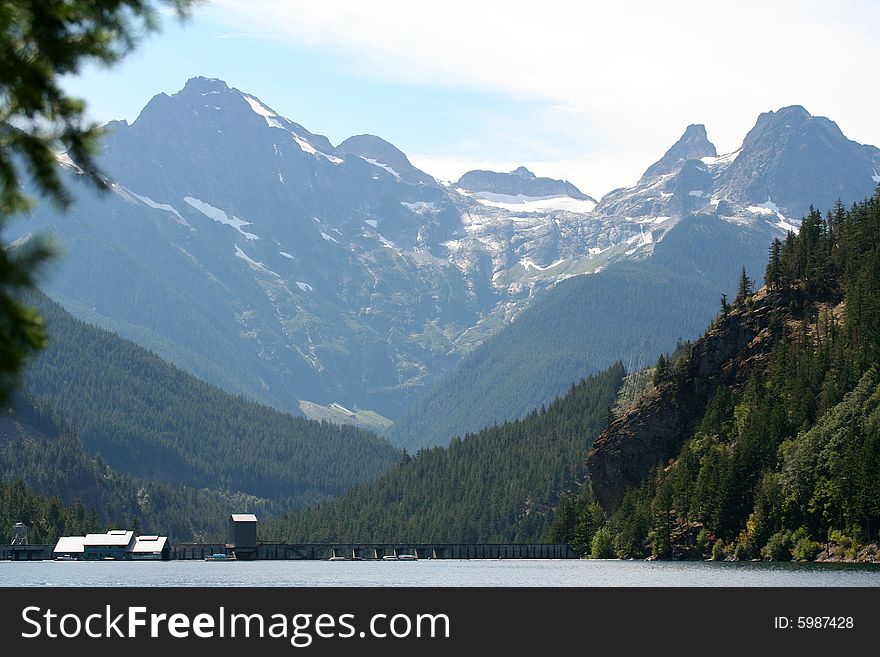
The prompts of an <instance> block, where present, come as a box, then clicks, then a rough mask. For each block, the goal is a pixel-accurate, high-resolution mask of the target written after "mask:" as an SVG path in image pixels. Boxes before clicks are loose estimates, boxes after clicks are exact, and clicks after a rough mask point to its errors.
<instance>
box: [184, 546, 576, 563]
mask: <svg viewBox="0 0 880 657" xmlns="http://www.w3.org/2000/svg"><path fill="white" fill-rule="evenodd" d="M232 553H234V554H235V556H236V558H237V559H257V560H260V561H263V560H295V559H301V560H313V561H314V560H322V559H330V558H333V557H336V558H337V559H339V558H345V559H364V560H378V559H384V558H386V557H388V558H394V557H401V556H404V558H407V557H408V558H412V557H416V558H418V559H576V558H577V555H576V554H575V552H574V550H573V549H572V547H571V546H570V545H568V544H566V543H260V544H259V545H258V546H257V547H256V549H249V550H241V549H236V548H233V547H231V546H227V545H225V544H223V543H216V544H212V543H177V544H173V545H172V546H171V558H172V559H204V558H205V557H210V556H211V555H213V554H232Z"/></svg>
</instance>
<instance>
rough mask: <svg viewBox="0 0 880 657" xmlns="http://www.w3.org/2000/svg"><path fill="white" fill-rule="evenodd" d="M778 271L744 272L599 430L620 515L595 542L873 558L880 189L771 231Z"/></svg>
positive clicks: (600, 454)
mask: <svg viewBox="0 0 880 657" xmlns="http://www.w3.org/2000/svg"><path fill="white" fill-rule="evenodd" d="M766 280H767V286H766V287H765V288H764V289H762V290H760V291H759V292H758V293H756V294H752V293H751V291H750V290H749V289H748V285H743V286H741V290H740V294H739V295H738V299H737V302H736V304H735V305H734V307H733V308H732V309H730V310H729V311H725V312H723V313H722V315H721V316H720V317H719V318H717V319H716V321H715V322H713V324H712V326H711V327H710V329H709V330H708V331H707V332H706V334H705V335H704V336H703V337H702V338H701V339H700V340H698V341H697V342H696V343H694V344H693V345H690V346H689V348H687V349H685V350H683V352H682V354H681V356H680V357H679V358H678V360H677V361H676V362H675V364H674V366H672V367H669V368H667V371H666V373H665V374H664V375H663V376H662V377H658V386H657V388H656V389H655V390H654V391H653V392H651V393H648V394H646V395H644V397H643V398H642V399H641V400H640V401H639V403H638V404H637V405H636V406H635V408H633V409H632V410H631V411H629V412H627V413H625V414H623V415H622V416H621V417H619V418H617V419H616V420H615V421H614V422H612V423H611V424H610V425H609V426H608V428H607V429H606V430H605V431H604V432H603V434H602V436H600V438H599V439H598V440H597V441H596V444H595V446H594V448H593V450H592V451H591V453H590V455H589V459H588V469H589V473H590V479H591V481H592V486H593V490H594V493H595V496H596V498H597V499H598V500H599V501H600V502H602V504H603V506H604V507H605V510H606V511H608V512H609V513H611V517H610V521H609V523H608V525H607V526H606V527H605V528H603V529H602V530H601V531H602V532H603V533H602V534H599V533H598V525H595V524H594V527H595V528H597V531H596V533H595V535H594V537H593V539H594V540H593V545H592V546H591V547H594V548H602V547H603V546H604V549H602V550H597V551H601V552H606V553H614V554H617V555H618V556H623V557H642V556H648V555H653V556H655V557H660V558H665V557H700V556H702V557H706V556H709V555H710V554H711V555H712V556H714V557H715V558H725V557H729V558H757V557H764V558H770V559H776V560H780V559H781V560H786V559H792V558H795V559H811V558H814V557H816V556H817V554H819V553H820V551H822V554H819V556H820V557H821V558H838V557H841V556H846V557H849V558H857V557H858V558H871V556H870V555H869V554H867V553H866V552H864V551H863V552H862V553H861V554H860V553H859V549H860V548H859V544H863V545H865V544H870V543H872V542H874V541H877V539H878V531H880V369H878V367H880V365H878V363H880V191H878V193H877V194H875V196H874V197H873V198H871V199H870V200H868V201H866V202H864V203H861V204H859V205H857V206H854V207H853V208H852V209H851V210H850V211H845V210H844V209H843V208H841V207H838V208H837V209H836V210H835V211H834V212H833V213H828V214H827V215H826V216H825V217H822V216H821V215H820V214H819V213H816V212H812V213H810V215H808V216H807V217H806V218H805V220H804V222H803V225H802V226H801V228H800V231H799V234H798V235H797V236H794V235H790V236H789V238H788V239H787V240H786V241H785V242H784V243H781V242H776V243H775V244H774V246H773V248H772V250H771V258H770V262H769V264H768V266H767V269H766ZM582 515H583V514H582ZM599 524H601V523H599ZM570 531H573V530H572V528H571V527H569V533H570ZM561 533H562V534H565V533H566V532H561ZM596 536H598V537H599V538H596ZM868 549H869V548H863V550H868Z"/></svg>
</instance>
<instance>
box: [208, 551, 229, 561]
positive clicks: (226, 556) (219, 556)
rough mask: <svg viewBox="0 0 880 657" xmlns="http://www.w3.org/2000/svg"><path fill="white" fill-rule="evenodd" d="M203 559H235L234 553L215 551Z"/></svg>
mask: <svg viewBox="0 0 880 657" xmlns="http://www.w3.org/2000/svg"><path fill="white" fill-rule="evenodd" d="M205 561H235V555H234V554H231V555H229V554H223V553H222V552H215V553H214V554H212V555H211V556H210V557H205Z"/></svg>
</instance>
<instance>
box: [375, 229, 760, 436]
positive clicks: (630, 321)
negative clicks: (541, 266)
mask: <svg viewBox="0 0 880 657" xmlns="http://www.w3.org/2000/svg"><path fill="white" fill-rule="evenodd" d="M771 240H772V235H771V234H770V233H769V232H767V230H766V227H765V226H751V227H749V226H742V225H737V224H732V223H729V222H726V221H723V220H721V219H719V218H718V217H716V216H713V215H694V216H691V217H689V218H687V219H685V220H683V221H682V222H680V223H679V225H677V226H676V227H675V228H674V229H673V230H672V231H671V232H670V233H669V234H668V235H667V236H666V237H665V238H664V239H663V241H661V242H660V243H658V244H657V245H656V246H655V248H654V253H653V255H652V256H651V257H650V258H648V259H645V260H641V261H635V262H620V263H618V264H616V265H612V266H610V267H609V268H608V269H607V270H606V271H602V272H600V273H596V274H591V275H589V276H578V277H576V278H573V279H571V280H567V281H563V282H562V283H559V284H558V285H557V286H556V287H554V288H553V289H551V290H548V291H547V292H545V293H543V294H542V296H540V297H538V298H537V299H535V301H534V302H533V303H532V305H531V306H530V307H529V308H527V309H526V310H525V311H523V312H522V314H521V315H520V316H519V317H518V318H517V319H516V321H514V322H513V324H511V325H509V326H507V327H506V328H504V329H502V330H501V331H500V332H499V333H498V334H497V335H496V336H494V337H493V338H491V339H489V340H488V341H487V342H486V343H485V344H483V345H482V346H481V347H479V348H478V349H476V350H475V351H474V352H473V353H471V354H469V355H467V356H465V357H463V358H462V360H461V361H460V362H459V364H458V365H457V366H456V367H455V368H454V369H453V370H452V371H451V372H450V373H449V374H447V375H446V376H444V377H442V378H441V379H440V380H439V381H438V382H437V383H436V384H434V385H433V386H431V388H430V389H429V390H428V391H426V392H425V394H424V395H423V396H422V397H421V398H420V399H419V400H418V401H417V402H416V403H415V404H413V405H412V406H411V407H410V408H409V409H408V410H407V412H406V413H405V414H404V415H403V416H402V417H401V418H400V419H399V420H397V421H396V422H395V423H394V425H392V427H391V429H390V436H391V437H392V439H393V440H394V442H395V443H397V444H399V445H402V446H405V447H407V448H409V449H411V450H412V449H418V448H419V447H424V446H432V445H442V444H446V443H448V441H449V439H450V438H451V437H452V436H455V435H462V434H464V433H466V432H469V431H470V432H473V431H477V430H478V429H480V428H482V427H484V426H489V425H491V424H493V423H495V422H503V421H505V420H514V419H518V418H521V417H523V416H524V415H525V414H526V413H528V412H529V411H530V410H531V409H533V408H537V407H539V406H540V405H541V404H546V403H549V402H550V401H552V400H553V399H554V398H555V397H557V396H558V395H560V394H563V393H564V392H565V391H566V390H567V388H568V387H569V386H570V385H571V383H572V382H574V381H577V380H579V379H580V378H582V377H584V376H587V375H589V374H591V373H593V372H597V371H600V370H602V369H604V368H606V367H609V366H610V365H611V364H612V363H614V362H615V361H617V360H620V361H621V362H623V363H624V364H625V365H626V366H627V368H629V369H638V368H639V367H642V366H645V365H648V364H650V363H652V362H653V361H654V359H656V357H657V355H658V354H659V353H661V352H664V351H669V350H671V349H673V347H674V346H675V344H676V343H677V342H678V340H680V339H681V340H684V339H692V338H694V337H696V336H698V335H699V333H700V331H702V330H703V328H704V327H705V325H706V323H707V322H708V321H709V320H710V319H711V318H712V315H713V313H714V312H715V309H716V308H717V303H718V296H719V294H720V293H721V292H723V291H725V290H724V289H723V288H721V289H719V287H718V281H722V280H727V281H728V288H729V289H728V290H726V291H728V292H730V293H732V292H733V290H734V288H735V286H736V279H737V274H738V273H739V271H740V268H741V267H742V266H743V265H745V266H746V267H748V268H749V270H750V271H761V270H763V267H764V264H765V263H766V248H767V245H769V244H770V242H771Z"/></svg>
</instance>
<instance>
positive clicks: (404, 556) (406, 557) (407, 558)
mask: <svg viewBox="0 0 880 657" xmlns="http://www.w3.org/2000/svg"><path fill="white" fill-rule="evenodd" d="M397 560H398V561H418V560H419V558H418V557H417V556H416V555H414V554H401V555H400V556H399V557H397Z"/></svg>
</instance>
